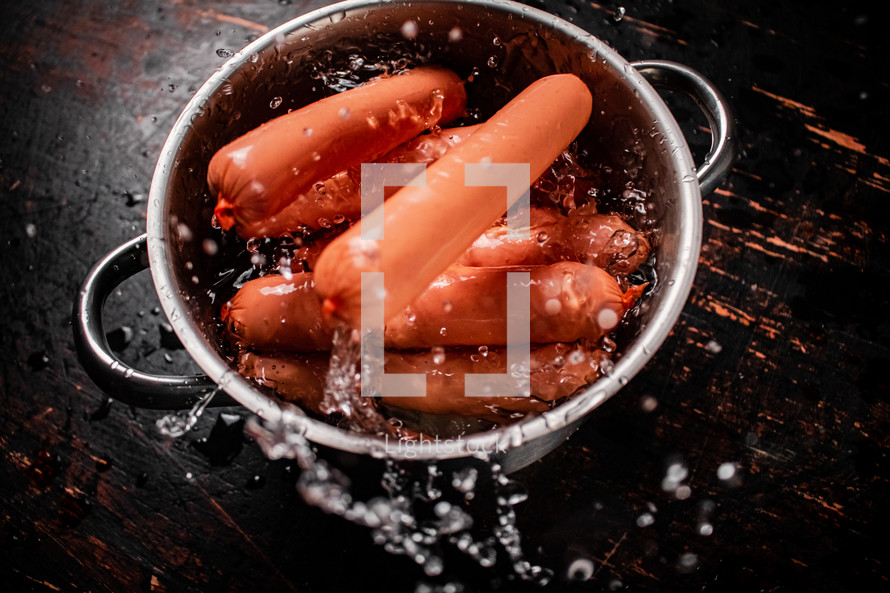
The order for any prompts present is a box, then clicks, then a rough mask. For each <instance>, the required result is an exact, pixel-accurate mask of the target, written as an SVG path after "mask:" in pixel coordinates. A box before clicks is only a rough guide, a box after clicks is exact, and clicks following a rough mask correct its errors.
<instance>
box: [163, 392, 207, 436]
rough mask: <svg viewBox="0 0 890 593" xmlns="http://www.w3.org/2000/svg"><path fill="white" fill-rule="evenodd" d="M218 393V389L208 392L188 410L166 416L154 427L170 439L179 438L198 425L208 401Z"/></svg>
mask: <svg viewBox="0 0 890 593" xmlns="http://www.w3.org/2000/svg"><path fill="white" fill-rule="evenodd" d="M217 393H219V388H217V389H214V390H213V391H210V392H208V393H207V395H205V396H204V397H202V398H201V399H199V400H198V401H197V402H196V403H195V405H194V406H192V408H191V409H190V410H181V411H179V412H174V413H172V414H167V415H166V416H162V417H160V418H158V419H157V421H156V422H155V426H156V427H157V429H158V432H159V433H161V434H162V435H164V436H166V437H170V438H174V439H176V438H179V437H181V436H182V435H184V434H185V433H187V432H188V431H190V430H191V429H192V428H194V426H195V424H197V423H198V420H199V419H200V418H201V415H202V414H204V410H205V409H206V408H207V406H208V405H209V404H210V401H211V400H212V399H213V396H215V395H216V394H217Z"/></svg>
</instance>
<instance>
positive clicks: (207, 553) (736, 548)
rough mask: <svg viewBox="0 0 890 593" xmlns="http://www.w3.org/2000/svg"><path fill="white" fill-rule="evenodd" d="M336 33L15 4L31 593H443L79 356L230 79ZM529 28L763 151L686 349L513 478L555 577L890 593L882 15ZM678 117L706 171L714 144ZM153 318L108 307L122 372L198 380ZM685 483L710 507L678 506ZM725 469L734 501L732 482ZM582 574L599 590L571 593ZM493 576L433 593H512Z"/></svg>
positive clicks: (658, 587) (4, 196)
mask: <svg viewBox="0 0 890 593" xmlns="http://www.w3.org/2000/svg"><path fill="white" fill-rule="evenodd" d="M324 4H325V3H324V2H318V1H306V2H296V1H295V2H257V1H239V2H214V3H211V2H206V1H203V0H193V1H185V0H167V1H160V2H152V3H142V2H130V1H127V2H120V3H106V2H97V1H92V0H87V1H84V2H81V3H79V5H78V6H77V7H72V6H70V5H68V4H66V3H62V2H54V1H47V2H41V3H5V4H4V8H3V13H4V18H3V19H0V21H2V22H0V33H2V34H0V64H2V65H0V88H2V89H3V91H2V93H0V138H2V141H0V206H2V208H3V212H4V214H3V217H2V220H0V225H2V235H0V250H2V251H0V262H2V263H0V279H2V281H0V312H2V317H0V349H2V353H3V359H4V362H3V364H2V365H0V549H2V552H0V582H3V583H10V584H11V585H9V586H10V587H12V588H7V587H6V586H4V590H10V591H12V590H15V591H19V590H22V591H97V592H98V591H170V592H173V591H177V592H178V591H219V590H225V591H255V590H266V591H301V592H316V591H344V590H348V589H349V590H352V589H358V588H360V587H363V588H364V587H366V586H367V584H368V583H372V582H373V583H382V584H385V585H384V586H386V587H387V588H388V589H390V590H396V591H403V590H404V591H411V590H414V587H415V585H416V583H417V582H420V581H424V580H425V579H424V577H423V575H422V573H421V571H420V570H419V569H418V568H417V567H416V566H415V565H414V563H413V562H411V561H410V560H408V559H406V558H404V557H396V556H391V555H389V554H387V553H386V552H384V551H383V550H382V549H381V548H379V547H377V546H375V545H374V544H373V543H372V541H371V539H370V536H369V533H368V532H367V530H364V529H361V528H358V527H355V526H353V525H351V524H348V523H346V522H345V521H342V520H340V519H338V518H335V517H330V516H327V515H324V514H322V513H321V512H320V511H318V510H317V509H315V508H312V507H308V506H307V505H306V504H305V503H303V502H302V500H301V499H300V498H299V496H298V495H297V493H296V492H295V489H294V481H295V479H296V475H297V473H298V470H297V468H296V467H295V466H294V465H291V464H289V463H287V462H284V461H276V462H270V461H268V460H266V459H265V458H264V457H263V456H262V454H261V453H260V451H259V450H258V448H257V447H256V445H254V444H253V443H251V442H248V441H247V440H246V439H242V438H241V437H240V431H241V424H240V423H239V422H237V421H235V419H232V418H228V417H225V416H221V412H220V411H213V412H208V414H207V415H206V416H205V417H204V418H203V419H202V420H201V422H200V423H199V424H198V426H197V427H196V429H195V430H194V431H193V432H192V433H189V434H188V435H186V436H185V437H183V438H182V439H178V440H169V439H166V438H164V437H162V436H161V435H160V434H158V432H157V430H156V428H155V425H154V423H155V420H156V419H157V418H159V417H160V416H161V414H160V413H158V412H149V411H145V410H138V409H133V408H129V407H126V406H124V405H122V404H119V403H117V402H113V403H109V401H108V398H107V396H106V395H105V394H103V393H101V392H100V391H99V390H98V389H97V388H96V387H95V386H94V385H93V384H92V383H91V381H90V380H89V378H88V377H87V376H86V374H85V372H84V371H83V370H82V367H81V366H80V363H79V362H78V360H77V357H76V354H75V353H74V347H73V340H72V337H71V328H70V321H69V319H70V314H71V307H72V302H73V298H74V296H75V292H76V290H77V286H78V283H79V281H80V279H81V278H82V276H83V274H84V273H85V272H86V271H87V269H88V268H89V267H90V266H91V265H92V263H93V262H95V261H96V260H97V259H98V258H99V257H101V256H102V255H103V254H105V253H106V252H108V251H109V250H110V249H112V248H113V247H115V246H117V245H119V244H121V243H122V242H124V241H125V240H127V239H129V238H131V237H133V236H135V235H137V234H139V233H141V232H142V230H143V228H144V223H145V221H144V212H145V200H146V197H147V194H148V186H149V183H150V179H151V175H152V171H153V168H154V164H155V162H156V160H157V157H158V154H159V151H160V149H161V145H162V143H163V141H164V139H165V137H166V134H167V132H168V130H169V129H170V127H171V126H172V124H173V122H174V121H175V119H176V117H177V115H178V114H179V112H180V110H181V109H182V108H183V107H184V106H185V103H186V102H187V101H188V99H189V97H190V96H191V95H192V94H193V93H194V92H195V90H196V89H197V88H198V87H199V86H200V84H201V83H202V82H203V81H204V80H205V79H206V78H207V77H209V76H210V74H212V72H213V71H214V70H215V69H216V68H217V67H218V66H219V65H221V64H222V63H223V61H224V59H223V58H222V57H220V56H219V55H218V53H217V50H232V51H234V50H237V49H240V48H241V47H243V46H244V45H245V44H246V43H247V42H248V41H250V40H252V39H255V38H256V37H257V36H258V35H260V34H262V33H263V32H264V31H266V30H268V29H269V28H271V27H274V26H275V25H277V24H280V23H282V22H284V21H286V20H288V19H290V18H293V17H295V16H297V15H299V14H303V13H305V12H307V11H308V10H311V9H313V8H317V7H319V6H322V5H324ZM528 4H530V5H532V6H536V7H542V8H545V9H547V10H550V11H552V12H554V13H555V14H558V15H560V16H562V17H564V18H567V19H570V20H572V21H573V22H574V23H576V24H577V25H579V26H581V27H582V28H584V29H586V30H588V31H591V32H593V33H594V34H596V35H597V36H599V37H600V38H602V39H604V40H605V41H607V42H608V43H609V44H611V45H612V46H613V47H615V49H616V50H618V51H619V53H621V54H622V55H623V56H625V57H626V58H628V59H631V60H635V59H648V58H661V59H671V60H676V61H678V62H681V63H683V64H686V65H689V66H691V67H693V68H695V69H696V70H699V71H700V72H702V73H703V74H704V75H705V76H707V77H708V78H709V79H710V80H712V81H713V82H714V83H715V84H716V85H717V86H718V87H719V88H720V90H721V91H722V92H723V94H724V95H725V96H726V97H727V99H728V100H729V102H730V103H731V105H732V107H733V109H734V110H735V113H736V116H737V120H738V124H739V129H740V142H741V147H742V155H741V157H740V159H739V161H738V162H737V164H736V166H735V169H734V170H733V172H732V174H731V175H730V176H729V178H728V179H727V180H726V181H725V182H724V183H723V185H722V186H721V187H720V188H719V189H718V190H717V191H716V192H715V193H714V194H712V195H711V196H709V197H707V198H706V199H705V201H704V219H705V225H704V242H703V246H702V253H701V259H700V262H699V268H698V275H697V278H696V282H695V286H694V289H693V291H692V294H691V296H690V299H689V302H688V303H687V306H686V308H685V310H684V312H683V314H682V316H681V318H680V320H679V322H678V323H677V325H676V327H675V328H674V331H673V332H672V334H671V336H670V337H669V339H668V340H667V342H666V343H665V345H664V346H663V347H662V348H661V349H660V351H659V352H658V353H657V355H656V356H655V357H654V358H653V359H652V361H651V362H650V363H649V364H648V365H647V366H646V368H645V369H644V370H643V371H642V372H641V373H640V374H639V375H638V376H637V377H636V378H634V379H633V381H631V383H630V384H629V385H628V386H627V387H626V388H625V389H623V390H622V392H621V393H620V394H619V396H617V397H615V398H614V399H613V400H611V401H610V402H608V403H607V404H606V405H605V406H603V407H602V408H600V409H599V410H598V411H597V413H596V414H594V415H593V417H591V419H590V420H589V421H588V422H587V423H586V424H584V426H583V427H582V428H581V430H580V431H579V432H578V433H576V434H575V435H574V436H573V437H572V438H571V439H570V440H569V441H568V442H567V443H566V444H565V445H564V446H562V447H560V448H559V449H557V450H556V451H555V452H554V453H552V454H550V455H549V456H547V457H546V458H545V460H544V461H543V462H538V463H536V464H534V465H532V466H531V467H529V468H527V469H525V470H522V471H521V472H519V473H518V474H517V475H516V476H515V477H517V478H518V479H519V480H520V481H521V482H522V483H523V484H524V485H525V486H526V487H527V488H528V490H529V499H528V501H526V502H525V503H522V505H520V506H519V507H517V512H518V515H519V524H520V527H521V529H522V531H523V537H524V540H523V541H524V543H525V545H526V548H527V550H529V552H530V554H531V556H532V558H533V559H535V560H538V561H540V562H541V563H543V564H544V565H546V566H549V567H551V568H553V569H554V571H555V572H556V575H557V579H556V580H555V581H554V584H553V585H552V586H551V587H549V590H555V591H562V590H572V591H612V590H624V589H627V590H633V591H660V592H664V591H691V590H698V591H715V592H716V591H721V592H722V591H760V590H763V591H813V592H826V593H827V592H834V591H840V590H860V591H869V590H879V589H878V588H879V587H880V588H881V589H883V588H886V586H887V580H888V577H890V565H888V562H890V558H888V551H887V550H888V549H887V544H886V539H887V533H888V530H890V521H888V519H887V517H888V513H887V512H886V508H887V505H888V503H890V463H888V452H887V451H888V445H890V382H888V379H887V375H886V374H885V373H887V372H888V370H890V319H888V315H887V310H888V292H887V291H886V286H888V285H890V250H888V233H890V225H888V222H887V221H888V219H890V145H888V141H887V136H886V131H887V129H888V127H890V109H888V105H890V100H888V99H890V97H888V95H890V92H888V85H890V76H888V71H887V68H886V65H885V61H884V57H885V56H886V54H887V51H886V50H887V49H888V43H887V40H886V35H884V34H883V33H882V32H881V30H880V27H879V23H878V16H877V14H876V12H875V9H874V8H873V4H870V3H865V2H846V3H842V4H838V3H829V2H808V3H781V2H775V1H770V2H768V1H764V0H755V1H748V2H718V1H716V0H692V1H690V2H679V1H678V0H677V1H668V0H650V1H643V2H636V3H632V4H631V3H628V4H626V5H625V8H626V14H625V15H624V17H623V18H621V19H616V16H615V15H616V9H617V8H618V4H616V3H593V2H580V1H575V0H572V1H570V2H555V1H550V0H546V1H544V2H538V1H530V2H528ZM222 53H223V54H224V53H225V52H222ZM667 99H668V101H669V103H670V104H671V106H672V108H673V109H674V112H675V115H676V117H677V120H678V121H679V122H680V124H681V125H682V126H683V128H684V130H685V131H686V133H687V137H688V140H689V143H690V145H691V147H692V149H693V152H694V154H695V155H696V156H697V157H698V158H699V159H700V158H701V157H702V156H703V154H704V152H705V151H706V150H707V147H708V145H709V136H708V132H707V127H706V122H705V121H704V118H703V117H702V116H701V115H699V114H698V113H697V111H696V110H695V108H694V107H693V106H692V105H691V104H689V103H688V102H686V101H684V100H683V99H681V98H678V97H667ZM157 305H158V304H157V300H156V297H155V296H154V295H153V289H152V286H151V282H150V279H149V278H148V276H147V274H143V275H141V276H140V277H137V278H134V279H133V280H131V281H128V282H126V283H125V284H123V285H122V286H121V287H120V288H119V289H118V291H117V293H116V294H115V295H113V296H112V298H111V299H110V301H109V305H108V307H107V310H106V323H107V325H108V327H109V328H111V329H114V328H120V327H123V326H126V327H128V328H130V329H131V330H132V332H131V336H129V337H130V339H129V341H127V340H123V341H122V343H121V346H122V350H121V356H122V357H123V358H124V359H125V360H127V361H130V362H138V363H139V365H140V366H143V367H146V368H148V369H149V370H156V371H162V372H184V371H186V370H188V369H190V368H192V363H191V362H190V361H189V359H188V356H187V354H186V353H185V352H184V351H183V350H182V349H180V348H177V347H176V343H175V340H173V341H171V340H169V336H168V335H167V334H166V327H165V319H163V316H162V315H159V314H158V309H157V308H156V307H157ZM128 333H129V332H128ZM123 337H127V336H123ZM233 411H234V412H235V413H236V414H238V415H240V416H241V417H242V420H243V417H245V416H246V413H245V412H243V411H241V412H238V411H237V410H229V412H233ZM227 422H228V423H230V424H227ZM214 428H216V430H217V431H225V430H229V431H234V432H229V433H228V436H226V437H225V438H219V439H217V441H218V442H212V443H211V445H219V443H222V445H220V446H222V447H223V449H220V448H219V446H216V447H215V448H214V447H210V449H208V447H207V446H206V443H205V442H204V440H206V439H209V437H211V432H212V431H213V430H214ZM216 434H217V435H219V434H220V432H217V433H216ZM233 434H234V435H235V436H232V435H233ZM675 463H679V464H680V465H681V466H682V467H685V468H686V469H687V471H688V474H687V475H686V476H685V477H684V479H683V480H682V481H681V484H682V485H684V486H686V487H688V490H687V489H685V488H683V489H679V490H678V489H675V488H668V490H665V488H664V486H665V484H664V479H665V476H666V475H667V474H668V471H669V468H670V467H671V465H672V464H675ZM725 463H732V464H734V467H735V468H736V470H735V473H734V475H733V476H732V477H731V478H730V479H721V478H720V477H718V469H719V468H720V467H721V466H722V465H723V464H725ZM668 485H669V484H668ZM649 518H651V519H652V520H653V521H652V522H651V524H649V525H646V524H647V523H648V522H649ZM578 558H587V559H591V560H592V561H593V563H594V567H595V568H594V573H593V575H592V578H591V579H590V580H587V581H585V582H578V583H568V582H567V581H566V579H565V578H564V577H565V573H566V570H567V568H568V566H569V565H570V564H571V562H572V561H573V560H576V559H578ZM494 576H495V575H493V574H490V573H487V572H485V571H482V570H472V571H471V570H469V569H467V571H466V572H464V571H463V570H459V571H458V574H446V575H445V577H443V579H441V580H430V579H427V580H430V581H431V582H434V583H436V582H438V583H441V582H446V581H447V580H448V579H449V578H451V579H452V580H455V581H461V582H463V584H464V585H465V590H467V591H477V590H478V591H486V590H489V589H490V588H491V586H492V583H491V579H492V578H493V577H494ZM504 589H505V590H526V589H529V590H533V589H532V588H530V587H523V586H520V585H518V584H515V583H509V582H508V583H504Z"/></svg>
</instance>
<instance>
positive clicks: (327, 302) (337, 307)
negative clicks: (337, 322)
mask: <svg viewBox="0 0 890 593" xmlns="http://www.w3.org/2000/svg"><path fill="white" fill-rule="evenodd" d="M342 309H343V299H342V298H340V297H339V296H337V295H335V296H331V297H328V298H326V299H324V300H323V301H322V302H321V313H322V315H324V320H325V321H326V322H330V321H331V320H332V319H334V318H336V317H338V314H339V313H340V311H341V310H342Z"/></svg>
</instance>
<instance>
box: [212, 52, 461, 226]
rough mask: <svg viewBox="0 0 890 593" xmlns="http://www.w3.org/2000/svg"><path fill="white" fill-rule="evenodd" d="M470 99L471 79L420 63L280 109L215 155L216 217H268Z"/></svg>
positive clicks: (238, 220)
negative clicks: (296, 106)
mask: <svg viewBox="0 0 890 593" xmlns="http://www.w3.org/2000/svg"><path fill="white" fill-rule="evenodd" d="M465 107H466V91H465V89H464V84H463V81H462V80H461V79H460V78H459V77H458V76H457V75H456V74H455V73H454V72H451V71H450V70H447V69H445V68H438V67H421V68H415V69H413V70H408V71H405V72H404V73H401V74H398V75H394V76H388V77H384V78H379V79H375V80H373V81H371V82H369V83H367V84H365V85H362V86H359V87H356V88H354V89H350V90H348V91H344V92H342V93H339V94H336V95H332V96H330V97H325V98H324V99H321V100H319V101H316V102H314V103H311V104H309V105H307V106H305V107H303V108H301V109H298V110H296V111H293V112H291V113H288V114H285V115H282V116H280V117H277V118H275V119H273V120H271V121H269V122H267V123H265V124H263V125H262V126H260V127H259V128H256V129H255V130H252V131H251V132H248V133H247V134H245V135H244V136H241V137H240V138H238V139H236V140H234V141H233V142H231V143H229V144H227V145H226V146H224V147H223V148H222V149H220V150H219V151H218V152H217V153H216V154H215V155H214V156H213V158H212V159H211V160H210V166H209V169H208V171H207V183H208V184H209V186H210V191H211V193H213V194H217V205H216V209H215V210H214V214H215V215H216V219H217V220H218V221H219V224H220V225H221V226H222V228H223V229H225V230H228V229H230V228H232V226H235V225H242V224H243V225H248V224H251V223H253V222H255V221H257V220H261V219H266V218H268V217H269V216H271V215H273V214H275V213H277V212H280V211H281V210H282V209H283V208H284V207H285V206H287V204H288V203H289V202H291V201H292V200H294V199H295V198H296V197H297V196H299V195H300V194H301V193H304V192H306V191H307V190H309V189H310V188H311V187H312V185H313V184H315V183H316V182H318V181H320V180H324V179H327V178H328V177H330V176H332V175H334V174H335V173H338V172H340V171H343V170H345V169H347V168H349V167H351V166H353V165H357V164H360V163H362V162H372V161H373V160H375V159H377V158H379V157H380V156H381V155H384V154H386V153H387V152H389V151H391V150H392V149H394V148H395V147H397V146H398V145H399V144H402V143H403V142H406V141H407V140H410V139H411V138H413V137H415V136H417V135H418V134H420V133H421V132H423V131H424V130H428V129H430V128H433V127H434V126H437V125H441V124H444V123H447V122H449V121H451V120H453V119H455V118H456V117H459V116H460V115H461V114H462V113H463V111H464V108H465Z"/></svg>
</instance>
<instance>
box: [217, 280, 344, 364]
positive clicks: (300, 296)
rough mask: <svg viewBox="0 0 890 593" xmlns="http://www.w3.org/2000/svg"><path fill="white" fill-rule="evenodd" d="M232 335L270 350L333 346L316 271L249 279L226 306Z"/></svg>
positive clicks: (224, 314) (224, 313)
mask: <svg viewBox="0 0 890 593" xmlns="http://www.w3.org/2000/svg"><path fill="white" fill-rule="evenodd" d="M220 317H221V319H222V322H223V324H224V325H225V328H226V332H227V333H228V336H229V338H230V339H231V340H232V341H233V342H235V343H236V344H238V345H242V346H243V345H248V346H250V347H253V348H258V349H261V350H266V351H275V350H289V351H297V352H312V351H315V350H330V348H331V335H332V334H331V332H330V331H328V328H327V327H326V326H325V324H324V321H323V319H322V315H321V302H320V301H319V300H318V297H317V296H316V294H315V284H314V282H313V279H312V274H308V273H297V274H293V276H292V277H291V279H287V278H285V277H284V276H280V275H278V274H267V275H266V276H261V277H260V278H256V279H254V280H250V281H248V282H246V283H245V284H244V285H243V286H242V287H241V288H240V289H238V292H236V293H235V296H233V297H232V298H231V299H230V300H229V301H228V302H226V303H225V304H224V305H223V307H222V313H221V315H220Z"/></svg>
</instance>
